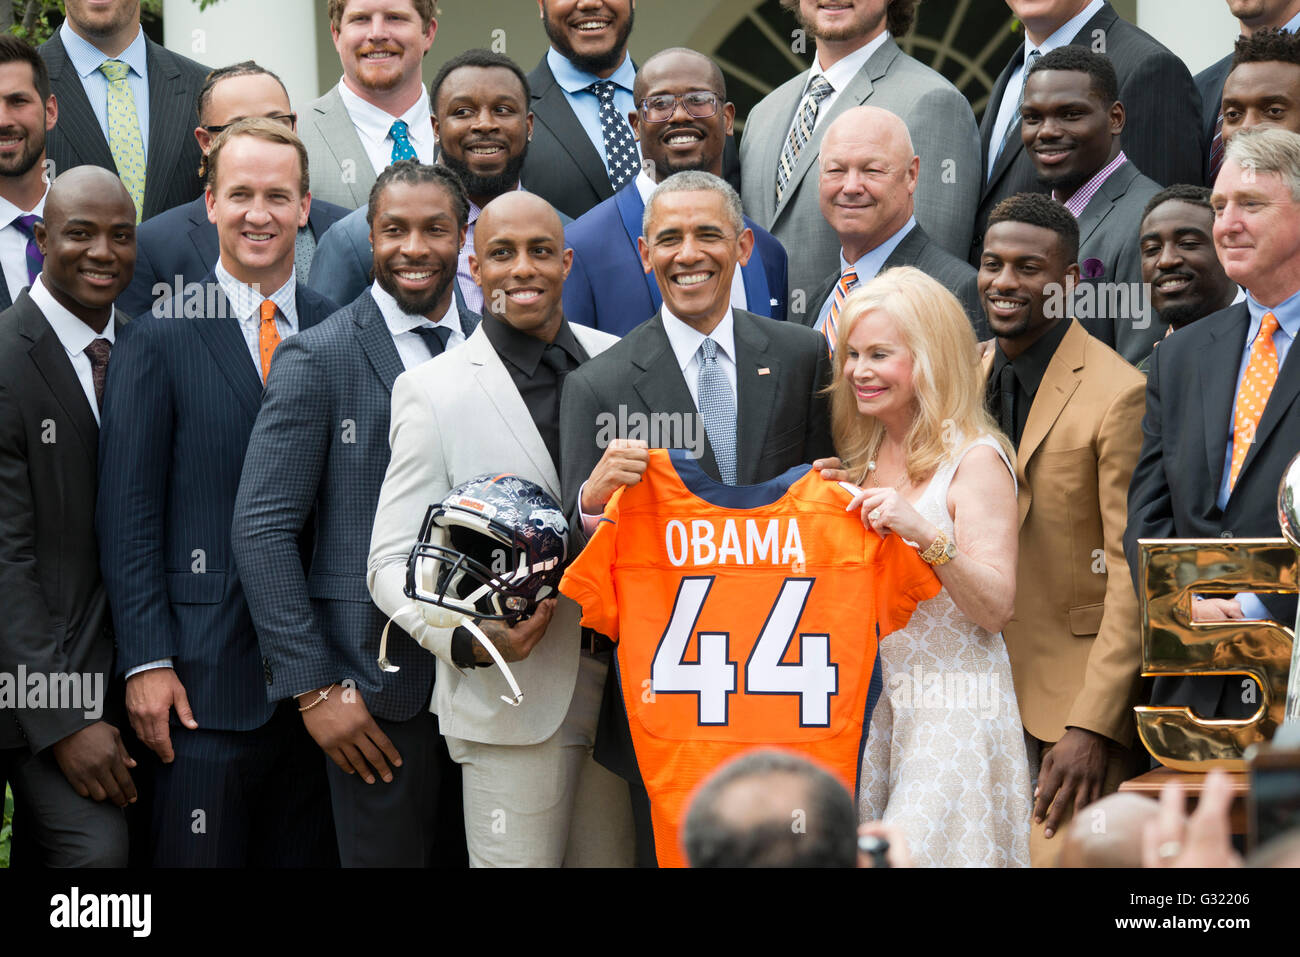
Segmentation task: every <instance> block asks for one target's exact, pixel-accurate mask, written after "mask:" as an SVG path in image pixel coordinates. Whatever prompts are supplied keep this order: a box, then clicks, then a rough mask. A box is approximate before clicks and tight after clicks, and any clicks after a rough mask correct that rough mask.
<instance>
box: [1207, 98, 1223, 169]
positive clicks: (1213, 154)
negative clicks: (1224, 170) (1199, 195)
mask: <svg viewBox="0 0 1300 957" xmlns="http://www.w3.org/2000/svg"><path fill="white" fill-rule="evenodd" d="M1221 166H1223V114H1222V113H1220V114H1219V117H1218V119H1216V120H1215V121H1214V139H1212V140H1211V141H1210V184H1209V185H1210V186H1211V187H1213V186H1214V181H1215V180H1216V179H1218V178H1219V168H1220V167H1221Z"/></svg>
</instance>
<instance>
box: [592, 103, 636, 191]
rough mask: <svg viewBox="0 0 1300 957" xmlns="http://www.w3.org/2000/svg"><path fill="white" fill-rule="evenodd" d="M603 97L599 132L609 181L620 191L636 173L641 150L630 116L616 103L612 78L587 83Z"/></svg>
mask: <svg viewBox="0 0 1300 957" xmlns="http://www.w3.org/2000/svg"><path fill="white" fill-rule="evenodd" d="M587 89H588V90H590V91H591V92H592V93H594V94H596V98H597V99H599V100H600V132H601V134H602V135H603V136H604V137H605V168H606V170H607V171H608V172H609V185H611V186H613V187H614V192H618V191H619V190H620V189H622V188H623V187H624V186H626V185H627V184H628V183H630V182H631V181H632V178H633V177H635V176H636V174H637V169H638V167H637V161H638V158H639V154H638V153H637V150H636V141H635V140H634V139H632V128H631V127H630V126H628V125H627V117H625V116H621V115H620V114H619V112H618V109H617V108H616V107H615V106H614V90H615V89H616V86H615V84H614V81H613V80H599V81H597V82H596V83H593V84H591V86H589V87H587Z"/></svg>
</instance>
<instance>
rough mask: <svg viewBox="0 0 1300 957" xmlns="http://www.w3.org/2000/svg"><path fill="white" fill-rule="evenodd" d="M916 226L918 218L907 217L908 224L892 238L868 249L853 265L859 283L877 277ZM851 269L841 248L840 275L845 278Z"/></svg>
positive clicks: (899, 229) (901, 227)
mask: <svg viewBox="0 0 1300 957" xmlns="http://www.w3.org/2000/svg"><path fill="white" fill-rule="evenodd" d="M914 226H916V217H915V216H909V217H907V222H905V223H904V224H903V225H902V226H900V227H899V228H898V231H897V232H896V233H894V235H892V236H890V237H889V238H888V239H886V240H885V241H884V242H883V243H881V244H880V245H878V246H877V247H876V248H875V249H868V250H867V251H866V252H865V253H863V254H862V257H861V258H860V259H858V261H857V262H855V263H853V264H852V265H853V271H854V272H856V273H857V274H858V282H866V281H867V280H868V279H872V278H874V277H875V275H876V273H878V272H880V270H881V267H882V266H884V265H885V260H886V259H888V258H889V257H890V256H892V255H893V253H894V250H895V249H897V248H898V244H899V243H901V242H902V241H903V240H904V239H906V238H907V234H908V233H910V232H911V231H912V229H913V227H914ZM848 268H849V261H848V260H847V259H845V258H844V249H843V247H841V248H840V275H841V276H843V275H844V273H845V271H846V270H847V269H848Z"/></svg>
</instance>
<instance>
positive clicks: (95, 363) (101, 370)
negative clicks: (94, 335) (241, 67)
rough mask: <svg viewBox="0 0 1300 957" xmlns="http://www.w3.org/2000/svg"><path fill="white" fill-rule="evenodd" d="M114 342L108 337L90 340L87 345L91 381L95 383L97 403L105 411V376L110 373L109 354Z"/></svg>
mask: <svg viewBox="0 0 1300 957" xmlns="http://www.w3.org/2000/svg"><path fill="white" fill-rule="evenodd" d="M112 348H113V344H112V343H111V342H109V341H108V340H107V339H104V338H98V339H92V340H90V345H88V346H86V357H87V358H88V359H90V381H91V382H93V383H94V385H95V404H96V405H98V406H99V410H100V411H101V412H102V411H104V377H105V376H106V375H108V354H109V352H110V351H112Z"/></svg>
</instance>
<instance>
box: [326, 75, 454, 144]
mask: <svg viewBox="0 0 1300 957" xmlns="http://www.w3.org/2000/svg"><path fill="white" fill-rule="evenodd" d="M338 90H339V97H340V98H341V99H342V100H343V105H344V106H345V107H346V108H347V111H348V116H350V117H351V118H352V122H353V123H354V124H355V125H356V127H357V129H359V130H360V131H361V132H362V133H364V134H365V135H366V137H367V138H369V139H371V140H373V141H375V142H376V143H382V142H383V141H384V140H385V139H387V138H388V131H389V130H391V129H392V128H393V121H394V120H404V121H405V122H406V125H407V127H408V128H409V129H410V136H411V139H413V140H414V139H418V138H419V137H418V136H417V133H420V132H422V131H423V130H424V129H425V128H426V127H427V128H428V129H429V130H430V131H431V132H430V134H429V135H430V136H432V135H433V134H432V130H433V120H432V119H431V118H430V117H431V116H432V114H433V111H432V110H430V109H429V91H428V90H426V89H424V88H423V87H421V89H420V97H419V99H417V100H416V101H415V102H414V103H413V104H411V107H410V109H408V110H407V111H406V112H405V113H403V114H402V115H401V116H393V115H392V114H391V113H389V112H387V111H386V110H381V109H380V108H379V107H377V106H375V105H374V104H373V103H367V102H366V101H365V100H363V99H362V98H361V97H359V96H357V94H355V93H354V92H352V90H351V89H350V88H349V87H348V85H347V83H346V82H345V81H344V80H339V86H338Z"/></svg>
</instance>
